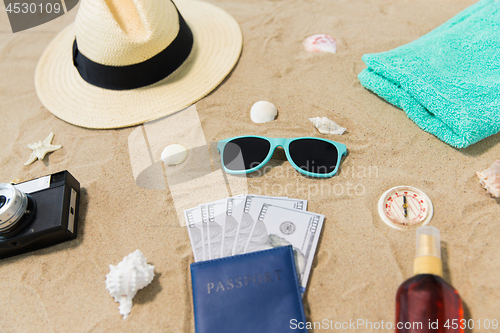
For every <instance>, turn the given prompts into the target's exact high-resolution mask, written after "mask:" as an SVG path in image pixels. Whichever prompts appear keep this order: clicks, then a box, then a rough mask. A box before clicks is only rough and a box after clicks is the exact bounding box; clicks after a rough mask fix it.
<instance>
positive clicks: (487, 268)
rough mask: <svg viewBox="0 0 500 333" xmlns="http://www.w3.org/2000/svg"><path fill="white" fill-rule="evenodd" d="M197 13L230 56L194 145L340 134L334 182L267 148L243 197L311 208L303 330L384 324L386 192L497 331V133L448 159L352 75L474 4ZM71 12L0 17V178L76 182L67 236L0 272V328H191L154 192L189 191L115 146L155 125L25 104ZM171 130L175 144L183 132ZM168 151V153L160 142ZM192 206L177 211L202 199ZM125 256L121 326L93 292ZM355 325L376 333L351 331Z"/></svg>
mask: <svg viewBox="0 0 500 333" xmlns="http://www.w3.org/2000/svg"><path fill="white" fill-rule="evenodd" d="M210 2H211V3H213V4H216V5H218V6H220V7H221V8H223V9H225V10H226V11H227V12H229V13H230V14H231V15H233V17H234V18H235V19H236V20H237V21H238V23H239V24H240V26H241V29H242V32H243V38H244V46H243V51H242V55H241V58H240V60H239V62H238V64H237V65H236V67H235V68H234V70H233V71H232V72H231V74H230V75H229V76H228V77H227V79H226V80H225V81H224V82H223V83H222V84H221V85H220V86H219V87H218V88H217V89H215V90H214V91H213V92H212V93H210V94H209V95H208V96H207V97H205V98H204V99H202V100H200V101H199V102H197V103H196V110H197V113H198V116H199V121H200V124H201V127H202V132H203V133H204V139H205V141H206V143H207V144H210V143H212V142H216V141H218V140H221V139H225V138H229V137H233V136H238V135H244V134H254V135H262V136H269V137H285V138H287V137H298V136H315V137H326V136H323V135H322V134H320V133H319V132H318V131H317V130H316V129H315V128H314V127H313V126H312V124H311V123H310V122H309V120H308V118H309V117H317V116H320V117H324V116H326V117H329V118H330V119H332V120H334V121H336V122H337V123H338V124H340V125H341V126H343V127H346V128H347V132H346V133H345V134H343V135H342V136H331V137H328V138H330V139H332V140H335V141H338V142H341V143H344V144H345V145H346V146H347V149H348V156H346V157H345V158H344V160H343V162H342V165H341V170H340V171H339V173H338V174H337V175H336V176H335V177H333V178H330V179H311V178H306V177H303V176H301V175H300V174H299V173H297V172H296V171H295V170H294V169H293V168H292V166H291V165H290V164H289V163H288V162H287V161H286V159H285V157H284V154H283V153H280V152H277V153H276V154H275V156H274V159H273V160H271V162H270V164H269V166H271V168H266V169H265V172H262V173H260V174H253V175H251V176H249V177H248V178H246V179H244V185H245V186H246V187H247V189H248V192H249V193H254V194H262V195H273V196H288V197H292V198H301V199H307V200H308V210H309V211H312V212H316V213H320V214H324V215H325V216H326V219H325V223H324V226H323V230H322V235H321V238H320V242H319V245H318V248H317V252H316V257H315V260H314V263H313V268H312V272H311V276H310V279H309V284H308V289H307V291H306V293H305V296H304V299H303V300H304V306H305V310H306V316H307V319H308V320H309V321H312V322H322V321H323V320H327V321H328V322H330V321H333V323H334V324H335V323H336V322H340V323H342V322H349V321H350V320H351V321H357V320H358V319H362V320H365V321H369V322H372V323H375V322H379V323H380V322H381V321H384V323H385V322H394V311H395V300H394V297H395V294H396V290H397V288H398V286H399V285H400V284H401V283H402V282H403V281H404V280H406V279H407V278H409V277H411V276H412V268H413V258H414V251H415V232H414V230H410V231H397V230H394V229H391V228H389V227H388V226H386V225H385V224H384V223H383V222H382V221H381V219H380V217H379V215H378V212H377V202H378V199H379V197H380V195H382V193H384V191H386V190H387V189H389V188H391V187H393V186H397V185H411V186H414V187H417V188H419V189H421V190H423V191H424V192H425V193H426V194H427V195H428V196H429V197H430V199H431V200H432V202H433V203H434V210H435V212H434V217H433V219H432V221H431V222H430V225H432V226H435V227H438V228H439V229H440V231H441V239H442V246H443V261H444V278H445V279H446V280H447V281H448V282H450V283H451V284H452V285H453V286H454V287H455V288H456V289H457V290H458V291H459V293H460V295H461V297H462V299H463V301H464V303H465V304H466V316H468V317H469V318H472V319H474V320H475V321H476V325H477V320H481V321H482V320H485V319H489V320H492V319H497V320H500V317H499V311H498V309H499V308H500V290H499V288H498V286H499V284H498V281H499V280H500V255H499V254H500V237H499V236H500V200H499V199H494V198H492V197H491V196H490V195H489V194H487V193H486V191H485V190H484V189H483V188H482V187H481V185H480V184H479V181H478V178H477V176H476V174H475V172H476V171H480V170H484V169H485V168H487V167H489V166H490V165H491V164H492V163H493V162H494V161H495V160H497V159H499V158H500V135H499V134H497V135H494V136H492V137H489V138H487V139H485V140H483V141H481V142H479V143H477V144H475V145H472V146H470V147H469V148H466V149H461V150H458V149H455V148H452V147H451V146H449V145H447V144H445V143H443V142H441V141H440V140H438V139H437V138H436V137H434V136H433V135H431V134H428V133H426V132H424V131H422V130H421V129H420V128H418V127H417V126H416V125H415V124H414V123H413V122H412V121H411V120H409V119H408V118H407V116H406V115H405V113H404V112H403V111H402V110H400V109H397V108H395V107H393V106H392V105H390V104H388V103H387V102H385V101H384V100H382V99H381V98H379V97H377V96H376V95H374V94H373V93H371V92H369V91H368V90H366V89H365V88H363V87H362V86H361V84H360V83H359V81H358V79H357V75H358V74H359V72H360V71H361V70H362V69H363V68H365V65H364V64H363V62H362V61H361V56H362V55H363V54H365V53H373V52H381V51H386V50H390V49H393V48H395V47H397V46H400V45H403V44H405V43H408V42H411V41H413V40H415V39H417V38H419V37H420V36H422V35H424V34H426V33H428V32H429V31H431V30H432V29H434V28H436V27H437V26H439V25H440V24H441V23H443V22H445V21H446V20H448V19H450V18H451V17H453V16H454V15H456V14H457V13H459V12H460V11H461V10H463V9H465V8H467V7H468V6H470V5H472V4H473V3H474V2H475V1H472V0H442V1H439V2H436V1H433V0H407V1H397V0H380V1H376V0H359V1H347V0H339V1H337V0H336V1H327V0H323V1H320V0H308V1H299V0H283V1H257V0H211V1H210ZM75 15H76V9H74V10H73V11H71V12H70V13H68V14H66V15H64V16H62V17H60V18H58V19H56V20H54V21H52V22H49V23H47V24H45V25H42V26H39V27H36V28H33V29H31V30H28V31H24V32H20V33H16V34H12V32H11V30H10V27H9V25H8V21H7V16H6V14H5V11H4V10H3V9H2V10H0V32H1V34H0V73H1V78H0V100H1V104H0V117H1V121H0V133H2V135H1V137H2V140H1V141H2V142H1V148H0V162H1V163H0V164H1V166H2V167H1V168H0V180H1V181H2V182H9V181H11V180H13V179H16V178H20V179H23V180H29V179H33V178H37V177H40V176H44V175H47V174H51V173H55V172H57V171H60V170H69V171H70V172H71V173H72V174H73V175H74V176H75V177H76V179H77V180H78V181H79V182H80V184H81V187H82V191H81V206H80V215H79V219H80V225H79V230H78V232H79V235H78V238H77V239H76V240H73V241H70V242H66V243H62V244H58V245H55V246H52V247H49V248H46V249H42V250H38V251H35V252H32V253H28V254H23V255H19V256H16V257H12V258H9V259H6V260H1V261H0V277H1V280H0V295H1V296H0V298H1V300H0V321H1V323H2V324H1V327H0V331H1V332H37V333H42V332H194V316H193V306H192V292H191V280H190V271H189V264H190V263H192V262H193V255H192V250H191V246H190V242H189V238H188V233H187V231H186V229H185V227H183V226H182V222H181V221H179V219H178V213H179V212H178V211H177V210H176V208H175V204H174V198H173V197H174V196H173V193H174V191H173V190H172V189H171V188H170V187H169V186H167V183H168V184H170V185H171V186H176V190H175V193H179V192H182V190H183V189H187V187H183V186H182V185H181V186H179V184H180V183H179V182H177V183H176V184H174V185H173V182H172V181H170V182H168V180H167V178H166V177H165V176H163V173H162V171H165V170H164V169H163V170H162V168H163V167H162V166H161V164H158V163H156V166H157V167H158V168H159V171H160V175H161V177H164V181H165V186H164V187H163V188H162V186H158V187H159V188H157V189H153V188H151V187H152V186H150V185H147V184H150V183H148V181H147V180H144V181H143V182H142V183H141V182H140V181H136V177H134V167H136V168H137V166H135V165H136V163H137V159H136V158H135V157H132V156H131V147H133V146H134V145H133V143H131V135H136V134H137V133H138V132H134V131H143V133H146V134H147V135H149V133H152V132H149V133H148V128H152V129H151V131H153V130H154V126H150V127H147V126H136V127H129V128H124V129H117V130H90V129H85V128H80V127H75V126H73V125H70V124H68V123H66V122H64V121H62V120H60V119H58V118H56V117H55V116H53V115H52V114H51V113H50V112H49V111H48V110H47V109H46V108H45V107H44V106H43V105H42V104H41V102H40V101H39V99H38V97H37V95H36V92H35V87H34V72H35V67H36V63H37V61H38V59H39V57H40V55H41V54H42V52H43V50H44V49H45V47H46V46H47V45H48V43H49V42H50V41H51V40H52V38H54V36H55V35H56V34H57V33H58V32H59V31H60V30H62V29H63V28H64V27H65V26H66V25H67V24H69V23H70V22H72V21H73V20H74V17H75ZM316 33H326V34H329V35H331V36H333V37H334V38H335V39H336V40H337V42H338V52H337V53H336V54H330V53H306V52H305V51H304V50H303V47H302V45H301V43H302V41H303V40H304V39H305V38H306V37H308V36H309V35H312V34H316ZM259 100H267V101H270V102H272V103H274V104H275V105H276V107H277V108H278V111H279V115H278V118H277V120H275V121H274V122H271V123H266V124H255V123H253V122H252V121H251V120H250V108H251V106H252V105H253V103H255V102H257V101H259ZM193 121H194V122H196V121H195V119H193ZM185 126H186V129H185V130H186V133H187V132H189V131H190V130H191V128H192V127H191V125H189V124H186V125H185ZM192 126H196V124H195V125H192ZM50 132H53V133H54V134H55V137H54V140H53V144H61V145H63V148H62V149H60V150H58V151H56V152H53V153H51V154H49V155H47V157H46V158H45V160H44V161H36V162H35V163H33V164H31V165H29V166H24V165H23V163H24V162H26V161H27V160H28V158H29V155H30V153H31V150H30V149H28V147H27V145H28V144H32V143H33V142H38V141H40V140H43V139H45V138H46V137H47V135H48V134H49V133H50ZM139 134H140V133H139ZM150 139H151V138H150ZM172 140H175V138H173V139H172ZM183 140H184V139H183ZM190 140H192V139H189V138H185V141H186V142H191V143H192V141H190ZM180 141H182V140H180ZM170 143H179V142H164V143H163V146H162V147H164V146H166V145H168V144H170ZM155 145H156V146H155V149H153V148H152V147H150V148H151V151H152V153H153V154H154V156H153V158H154V160H155V161H158V160H159V154H160V153H161V149H159V148H158V147H160V146H161V145H162V143H161V142H156V143H155ZM193 147H196V145H195V144H194V143H193ZM212 153H213V152H212ZM200 154H203V152H200ZM138 168H139V169H140V166H139V167H138ZM136 176H137V175H136ZM139 180H140V179H139ZM239 181H241V178H240V179H239ZM209 182H210V180H209ZM138 183H139V185H141V184H142V186H139V185H138ZM153 183H154V182H153ZM186 186H187V185H186ZM207 186H208V185H207ZM245 186H243V187H242V188H243V189H244V188H245ZM222 192H224V190H223V189H221V190H220V193H221V194H222ZM236 192H239V190H238V191H236ZM195 197H196V196H193V202H192V206H195V205H196V204H198V203H199V202H196V200H201V199H197V198H195ZM220 198H223V196H221V197H220ZM202 202H203V201H202ZM189 204H190V202H187V203H186V202H183V203H182V205H189ZM136 249H140V250H141V251H142V253H143V254H144V256H145V257H146V258H147V260H148V263H150V264H152V265H154V266H155V273H156V275H155V278H154V280H153V282H152V284H151V285H150V286H148V287H147V288H145V289H143V290H140V291H139V292H138V293H137V295H136V297H135V298H134V306H133V308H132V312H131V314H130V316H129V317H128V318H127V319H126V320H122V317H121V316H120V315H119V313H118V303H115V302H114V300H113V298H111V297H110V296H109V293H108V291H107V290H106V289H105V282H104V281H105V277H106V274H107V273H108V272H109V267H108V266H109V265H110V264H113V265H116V264H117V263H118V262H120V261H121V260H122V258H123V257H124V256H126V255H127V254H129V253H131V252H133V251H134V250H136ZM481 327H483V326H481ZM319 331H322V330H320V329H317V330H315V332H319ZM355 331H359V332H372V331H374V330H372V329H370V328H369V326H368V328H366V327H365V326H360V327H358V329H357V330H355ZM384 331H390V330H384ZM487 331H488V330H484V329H481V330H477V329H475V330H474V332H487ZM491 332H493V330H491Z"/></svg>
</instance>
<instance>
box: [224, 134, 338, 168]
mask: <svg viewBox="0 0 500 333" xmlns="http://www.w3.org/2000/svg"><path fill="white" fill-rule="evenodd" d="M278 146H280V147H283V149H284V150H285V154H286V157H287V159H288V161H289V162H290V164H291V165H292V166H293V167H294V168H295V169H296V170H297V171H298V172H300V173H302V174H304V175H306V176H310V177H319V178H328V177H332V176H333V175H335V174H336V173H337V171H338V169H339V164H340V160H341V159H342V156H344V155H345V154H346V151H347V149H346V146H345V145H344V144H342V143H338V142H335V141H330V140H327V139H322V138H312V137H302V138H291V139H283V138H266V137H263V136H255V135H247V136H237V137H234V138H230V139H225V140H221V141H219V142H218V143H217V150H218V151H219V153H220V155H221V161H222V168H223V169H224V171H226V172H227V173H231V174H245V173H250V172H254V171H256V170H259V169H260V168H262V167H263V166H264V165H265V164H267V162H269V160H270V159H271V156H273V153H274V150H275V149H276V147H278Z"/></svg>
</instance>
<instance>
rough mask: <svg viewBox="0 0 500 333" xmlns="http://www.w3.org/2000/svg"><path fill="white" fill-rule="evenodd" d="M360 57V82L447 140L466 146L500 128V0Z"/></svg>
mask: <svg viewBox="0 0 500 333" xmlns="http://www.w3.org/2000/svg"><path fill="white" fill-rule="evenodd" d="M362 59H363V61H364V62H365V63H366V65H367V67H368V68H367V69H365V70H363V71H362V72H361V73H360V74H359V76H358V78H359V81H360V82H361V84H362V85H363V86H364V87H365V88H367V89H369V90H371V91H373V92H374V93H376V94H377V95H379V96H380V97H382V98H384V99H385V100H387V101H388V102H389V103H391V104H394V105H395V106H397V107H399V108H401V109H403V110H404V111H405V112H406V114H407V115H408V117H409V118H410V119H411V120H413V121H414V122H415V123H416V124H417V125H418V126H420V128H422V129H423V130H424V131H427V132H429V133H432V134H434V135H435V136H437V137H438V138H439V139H441V140H443V141H444V142H446V143H448V144H450V145H452V146H455V147H457V148H464V147H467V146H469V145H471V144H473V143H476V142H478V141H480V140H482V139H484V138H486V137H488V136H490V135H493V134H495V133H497V132H499V131H500V1H495V0H481V1H479V2H478V3H476V4H474V5H472V6H471V7H469V8H467V9H466V10H464V11H463V12H461V13H459V14H458V15H456V16H455V17H453V18H452V19H451V20H449V21H448V22H446V23H444V24H443V25H441V26H440V27H438V28H436V29H435V30H433V31H431V32H430V33H428V34H427V35H425V36H423V37H421V38H419V39H417V40H415V41H413V42H411V43H409V44H406V45H403V46H400V47H398V48H396V49H394V50H391V51H387V52H383V53H374V54H365V55H364V56H363V58H362Z"/></svg>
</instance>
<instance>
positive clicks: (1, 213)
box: [0, 184, 28, 234]
mask: <svg viewBox="0 0 500 333" xmlns="http://www.w3.org/2000/svg"><path fill="white" fill-rule="evenodd" d="M27 207H28V197H27V196H26V194H25V193H23V192H21V191H19V190H18V189H16V188H15V187H14V186H12V185H10V184H0V234H3V233H8V232H10V230H12V229H13V228H16V225H17V224H18V222H19V221H20V220H21V218H22V217H23V215H24V213H25V212H26V208H27Z"/></svg>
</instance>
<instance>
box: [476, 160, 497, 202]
mask: <svg viewBox="0 0 500 333" xmlns="http://www.w3.org/2000/svg"><path fill="white" fill-rule="evenodd" d="M476 174H477V176H478V177H479V182H480V183H481V185H483V187H484V189H485V190H486V191H488V193H490V194H491V195H492V196H493V197H495V198H500V160H498V161H496V162H495V163H493V164H492V165H491V166H490V167H489V168H488V169H486V170H483V171H480V172H476Z"/></svg>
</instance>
